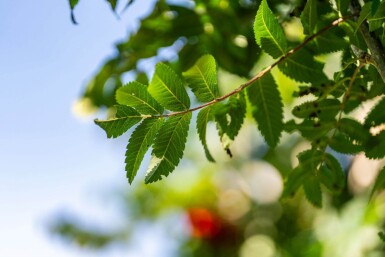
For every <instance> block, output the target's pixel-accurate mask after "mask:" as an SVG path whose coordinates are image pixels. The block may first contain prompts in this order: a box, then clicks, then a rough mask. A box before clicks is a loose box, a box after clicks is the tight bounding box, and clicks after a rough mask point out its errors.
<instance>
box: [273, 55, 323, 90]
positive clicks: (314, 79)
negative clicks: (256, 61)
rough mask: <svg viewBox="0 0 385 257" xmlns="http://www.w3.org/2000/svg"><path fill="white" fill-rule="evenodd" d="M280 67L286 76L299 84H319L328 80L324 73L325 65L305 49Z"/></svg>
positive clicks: (279, 65)
mask: <svg viewBox="0 0 385 257" xmlns="http://www.w3.org/2000/svg"><path fill="white" fill-rule="evenodd" d="M278 67H279V69H280V70H281V71H282V72H283V73H284V74H285V75H287V76H288V77H290V78H292V79H294V80H296V81H298V82H309V83H318V84H319V83H321V82H326V81H327V80H328V79H327V77H326V75H325V74H324V72H323V67H324V65H323V64H322V63H320V62H317V61H316V60H314V57H313V56H312V55H311V54H310V53H309V52H308V51H306V50H305V49H302V50H301V51H299V52H297V53H295V54H293V55H292V56H290V57H289V58H287V59H286V60H285V61H284V62H283V63H280V64H278Z"/></svg>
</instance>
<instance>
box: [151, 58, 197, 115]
mask: <svg viewBox="0 0 385 257" xmlns="http://www.w3.org/2000/svg"><path fill="white" fill-rule="evenodd" d="M148 91H149V93H150V94H151V95H152V96H153V97H154V98H155V100H156V101H158V102H159V103H160V104H161V105H162V106H164V107H165V108H166V109H168V110H170V111H184V110H187V109H188V108H189V107H190V99H189V97H188V95H187V92H186V89H185V88H184V86H183V82H182V80H181V79H180V77H179V76H178V75H177V74H176V73H175V71H173V70H172V69H171V68H170V67H169V66H168V65H166V64H164V63H158V64H157V65H156V67H155V73H154V76H153V78H152V80H151V83H150V86H149V87H148Z"/></svg>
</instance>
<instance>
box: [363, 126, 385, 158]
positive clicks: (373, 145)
mask: <svg viewBox="0 0 385 257" xmlns="http://www.w3.org/2000/svg"><path fill="white" fill-rule="evenodd" d="M365 156H366V157H368V158H369V159H381V158H383V157H384V156H385V131H381V132H380V133H379V134H378V135H375V136H371V137H370V139H369V140H368V141H367V142H366V144H365Z"/></svg>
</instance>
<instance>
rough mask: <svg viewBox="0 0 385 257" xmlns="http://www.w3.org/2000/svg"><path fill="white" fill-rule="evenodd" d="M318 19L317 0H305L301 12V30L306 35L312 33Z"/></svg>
mask: <svg viewBox="0 0 385 257" xmlns="http://www.w3.org/2000/svg"><path fill="white" fill-rule="evenodd" d="M318 19H319V17H318V16H317V1H316V0H308V1H307V2H306V5H305V8H304V10H303V12H302V13H301V22H302V26H303V31H304V33H305V34H306V35H310V34H313V32H314V29H315V25H316V23H317V21H318Z"/></svg>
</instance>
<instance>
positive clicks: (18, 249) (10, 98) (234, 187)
mask: <svg viewBox="0 0 385 257" xmlns="http://www.w3.org/2000/svg"><path fill="white" fill-rule="evenodd" d="M159 2H161V3H155V1H134V3H133V4H132V5H131V6H130V7H129V8H127V9H126V10H125V11H124V12H123V13H120V11H121V10H123V9H124V3H121V5H118V8H117V10H119V11H117V14H115V13H114V12H112V11H111V9H110V7H109V5H108V3H106V2H104V1H92V2H91V1H85V0H83V1H80V3H79V5H78V6H77V7H76V9H75V17H76V20H77V22H78V23H79V24H78V25H74V24H72V23H71V19H70V10H69V5H68V3H67V1H59V2H52V1H48V0H41V1H39V4H36V3H35V2H28V1H27V2H25V3H16V2H10V1H2V2H0V17H2V19H1V22H0V38H1V40H0V83H1V86H0V95H1V96H2V97H1V99H2V100H1V101H0V106H1V115H0V117H1V130H0V131H1V132H2V133H0V256H39V257H44V256H59V257H61V256H106V257H107V256H108V257H109V256H138V257H139V256H140V257H147V256H148V257H150V256H151V257H152V256H200V257H203V256H241V257H273V256H295V257H298V256H310V257H312V256H349V257H359V256H373V257H374V256H383V255H384V253H383V251H384V248H383V243H382V242H381V241H380V239H379V237H378V236H377V233H378V232H379V231H381V229H382V225H383V218H384V215H385V205H384V199H383V198H384V196H383V195H379V196H377V197H376V198H375V199H373V200H372V201H371V202H368V188H369V187H370V185H371V183H372V181H373V179H374V177H375V175H376V171H377V170H378V167H379V165H380V163H381V161H378V162H374V161H369V160H367V159H365V158H364V157H362V156H357V157H356V158H354V159H352V158H351V157H348V156H344V155H340V156H338V157H339V160H340V161H341V162H342V163H344V165H345V167H344V169H345V171H346V173H348V174H349V176H348V183H347V187H346V188H344V192H342V193H341V194H340V195H339V196H333V197H332V196H330V195H325V198H326V200H325V202H324V207H323V208H322V209H317V208H314V207H313V206H311V205H310V204H309V203H308V202H307V201H306V199H305V197H304V196H303V193H302V192H301V191H300V192H298V193H297V194H296V195H295V196H294V197H292V198H289V199H283V200H280V197H281V193H282V190H283V181H284V177H285V175H286V174H287V172H289V171H290V170H291V169H292V167H294V166H295V165H296V155H297V154H298V153H299V152H300V151H303V150H305V149H307V148H309V145H308V143H307V142H305V141H302V140H300V139H299V137H297V136H296V135H294V136H290V137H289V136H288V135H287V134H284V135H283V137H282V142H281V144H280V145H279V146H278V147H277V148H276V149H275V150H272V149H269V148H268V147H267V146H266V144H265V143H264V141H263V139H262V137H261V136H260V135H259V134H258V131H257V129H256V127H255V124H254V122H253V121H252V119H251V117H250V116H251V115H250V114H248V117H247V119H246V121H245V126H243V128H242V130H241V131H240V133H239V135H238V137H237V138H236V140H235V141H234V142H232V144H231V151H232V155H233V158H230V157H229V156H228V155H227V154H226V152H225V151H223V149H222V146H221V143H220V141H219V139H218V136H217V132H216V129H215V126H214V125H213V124H211V126H209V127H208V136H207V138H208V141H209V142H208V145H209V148H210V150H211V152H212V154H213V156H214V158H215V159H216V160H217V162H216V163H210V162H208V161H206V160H205V156H204V153H203V149H202V146H201V145H200V142H199V140H198V138H197V136H196V134H195V133H190V135H189V139H188V140H189V141H188V143H187V148H186V151H185V156H184V159H183V160H182V162H181V164H180V165H179V166H178V168H177V169H176V170H175V171H174V173H173V174H172V175H170V176H169V177H168V178H167V179H166V180H163V181H161V182H158V183H155V184H153V185H146V186H145V185H144V184H143V177H144V171H145V169H146V165H147V164H148V163H146V161H145V163H144V165H143V167H142V169H141V172H140V174H138V176H137V178H136V181H135V182H134V183H133V185H131V186H130V185H128V183H127V181H126V178H125V172H124V153H125V146H126V143H127V140H128V135H127V134H126V135H124V136H123V137H121V138H119V139H115V140H107V139H106V137H105V134H104V132H103V131H102V130H101V129H100V128H98V127H97V126H95V125H94V123H93V122H92V121H93V119H94V118H96V117H99V118H102V117H103V116H105V115H106V113H108V110H109V108H110V107H111V106H112V105H113V103H114V102H113V94H111V92H113V91H114V89H116V88H117V87H119V86H120V85H121V84H124V83H126V82H128V81H130V80H133V79H139V80H142V81H146V80H147V79H148V78H147V75H151V73H152V72H153V66H154V64H155V62H157V61H170V62H171V63H172V65H174V68H175V69H179V70H184V69H185V68H186V67H189V65H191V64H192V63H194V61H195V60H196V59H197V58H198V57H199V56H200V55H201V54H202V52H210V53H212V54H213V55H214V56H215V57H216V59H217V61H218V63H219V64H218V65H219V71H218V72H219V82H220V83H219V84H220V85H221V91H222V93H223V92H228V91H229V90H232V89H234V88H236V87H237V86H238V85H239V84H241V83H242V82H245V81H246V78H247V77H248V76H250V74H254V73H255V72H256V71H258V70H260V69H261V68H262V67H264V66H266V63H271V61H272V60H271V59H269V58H268V57H267V56H265V55H264V54H263V53H261V52H260V51H259V49H258V48H257V46H256V45H255V43H254V38H253V33H252V29H251V28H252V26H251V23H250V21H251V20H252V17H254V16H255V13H256V8H257V6H258V5H257V4H256V3H254V2H253V1H213V2H218V3H216V4H215V6H216V8H212V9H210V8H209V7H207V6H205V5H202V6H199V5H198V6H197V13H199V14H200V15H202V17H203V18H202V20H203V24H201V25H202V28H200V27H198V28H197V27H194V26H195V23H194V24H190V25H191V26H190V27H188V30H187V29H186V28H182V29H183V31H185V32H184V33H183V35H182V37H180V35H174V34H173V33H171V32H172V31H175V29H176V28H178V27H175V26H176V25H178V24H187V25H189V23H188V22H187V23H186V21H189V20H190V21H194V22H195V21H196V20H194V19H195V18H196V17H195V16H194V15H193V14H191V13H190V12H189V11H188V8H192V7H191V5H192V2H190V1H180V2H178V1H173V3H174V4H179V6H178V7H169V6H167V5H166V4H162V3H163V2H164V1H159ZM197 2H201V1H197ZM203 2H204V1H203ZM234 2H237V4H233V3H234ZM272 2H274V3H276V4H277V3H278V4H279V1H272ZM155 4H156V5H155ZM292 5H293V3H291V2H290V3H287V6H286V5H284V4H282V6H281V7H280V8H278V10H279V11H281V12H282V14H283V15H282V17H285V12H286V13H287V14H288V11H287V8H289V7H290V6H292ZM182 7H183V8H182ZM203 7H204V8H203ZM167 8H169V9H167ZM170 8H171V9H170ZM199 8H201V9H199ZM206 8H207V9H206ZM285 8H286V9H285ZM207 10H209V11H207ZM206 11H207V12H206ZM151 13H152V19H153V20H156V22H153V23H151V22H150V21H151V20H150V19H147V20H146V22H142V24H145V25H146V26H142V27H144V28H141V30H140V31H141V34H140V33H138V35H140V37H139V36H137V37H136V39H134V40H132V41H129V40H128V41H127V38H129V35H131V34H132V33H134V32H135V31H138V29H139V27H140V24H141V23H140V21H139V20H140V19H143V18H144V17H146V16H148V15H149V14H151ZM178 15H179V16H178ZM188 15H190V16H188ZM174 17H179V18H183V17H187V18H186V19H185V20H183V21H184V22H181V21H180V20H179V21H178V20H177V21H176V22H174V23H171V25H170V24H169V22H170V21H172V20H173V19H174ZM235 17H238V18H239V17H241V18H240V19H238V20H237V22H235ZM250 17H251V18H250ZM210 19H211V20H210ZM192 23H193V22H192ZM199 24H200V23H199ZM283 24H284V25H285V33H286V34H287V36H288V37H289V38H291V40H292V41H293V42H295V41H296V40H297V41H298V40H299V39H301V38H302V37H303V34H302V28H301V25H300V24H299V22H298V21H295V20H294V21H293V20H290V19H288V20H286V21H285V20H284V21H283ZM169 25H170V26H169ZM193 25H194V26H193ZM221 28H223V29H221ZM182 29H181V30H182ZM235 32H236V34H234V33H235ZM151 33H152V34H151ZM132 35H133V34H132ZM225 38H232V39H233V40H230V41H229V40H224V39H225ZM161 39H162V40H163V41H162V40H161ZM117 42H121V43H119V44H118V45H117V47H115V44H116V43H117ZM224 42H225V44H224ZM130 50H135V51H136V52H135V53H139V54H138V55H139V57H138V58H137V59H135V58H134V57H132V56H133V54H132V52H130ZM130 54H131V55H130ZM140 54H141V55H140ZM127 55H128V57H127ZM124 58H126V59H124ZM320 58H321V59H322V60H324V61H325V62H326V63H327V64H326V69H325V71H326V73H328V75H329V76H332V74H333V65H338V62H337V61H336V60H337V59H338V58H339V53H335V54H330V55H325V56H321V57H320ZM139 59H142V60H139ZM127 60H129V61H127ZM336 63H337V64H336ZM273 75H274V78H275V79H276V80H277V82H278V84H279V85H285V86H284V87H283V86H281V88H280V90H281V94H282V97H283V99H284V101H285V104H287V105H290V104H292V103H293V99H292V94H293V92H294V91H295V90H296V89H297V88H298V85H297V84H296V83H295V82H294V81H292V80H290V79H288V78H286V77H284V76H283V75H282V74H281V73H280V72H279V71H278V70H273ZM111 99H112V100H111ZM288 115H289V114H288ZM357 117H359V114H357ZM192 124H193V123H192ZM194 129H195V128H194V126H193V125H191V128H190V131H193V130H194ZM369 189H370V188H369Z"/></svg>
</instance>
